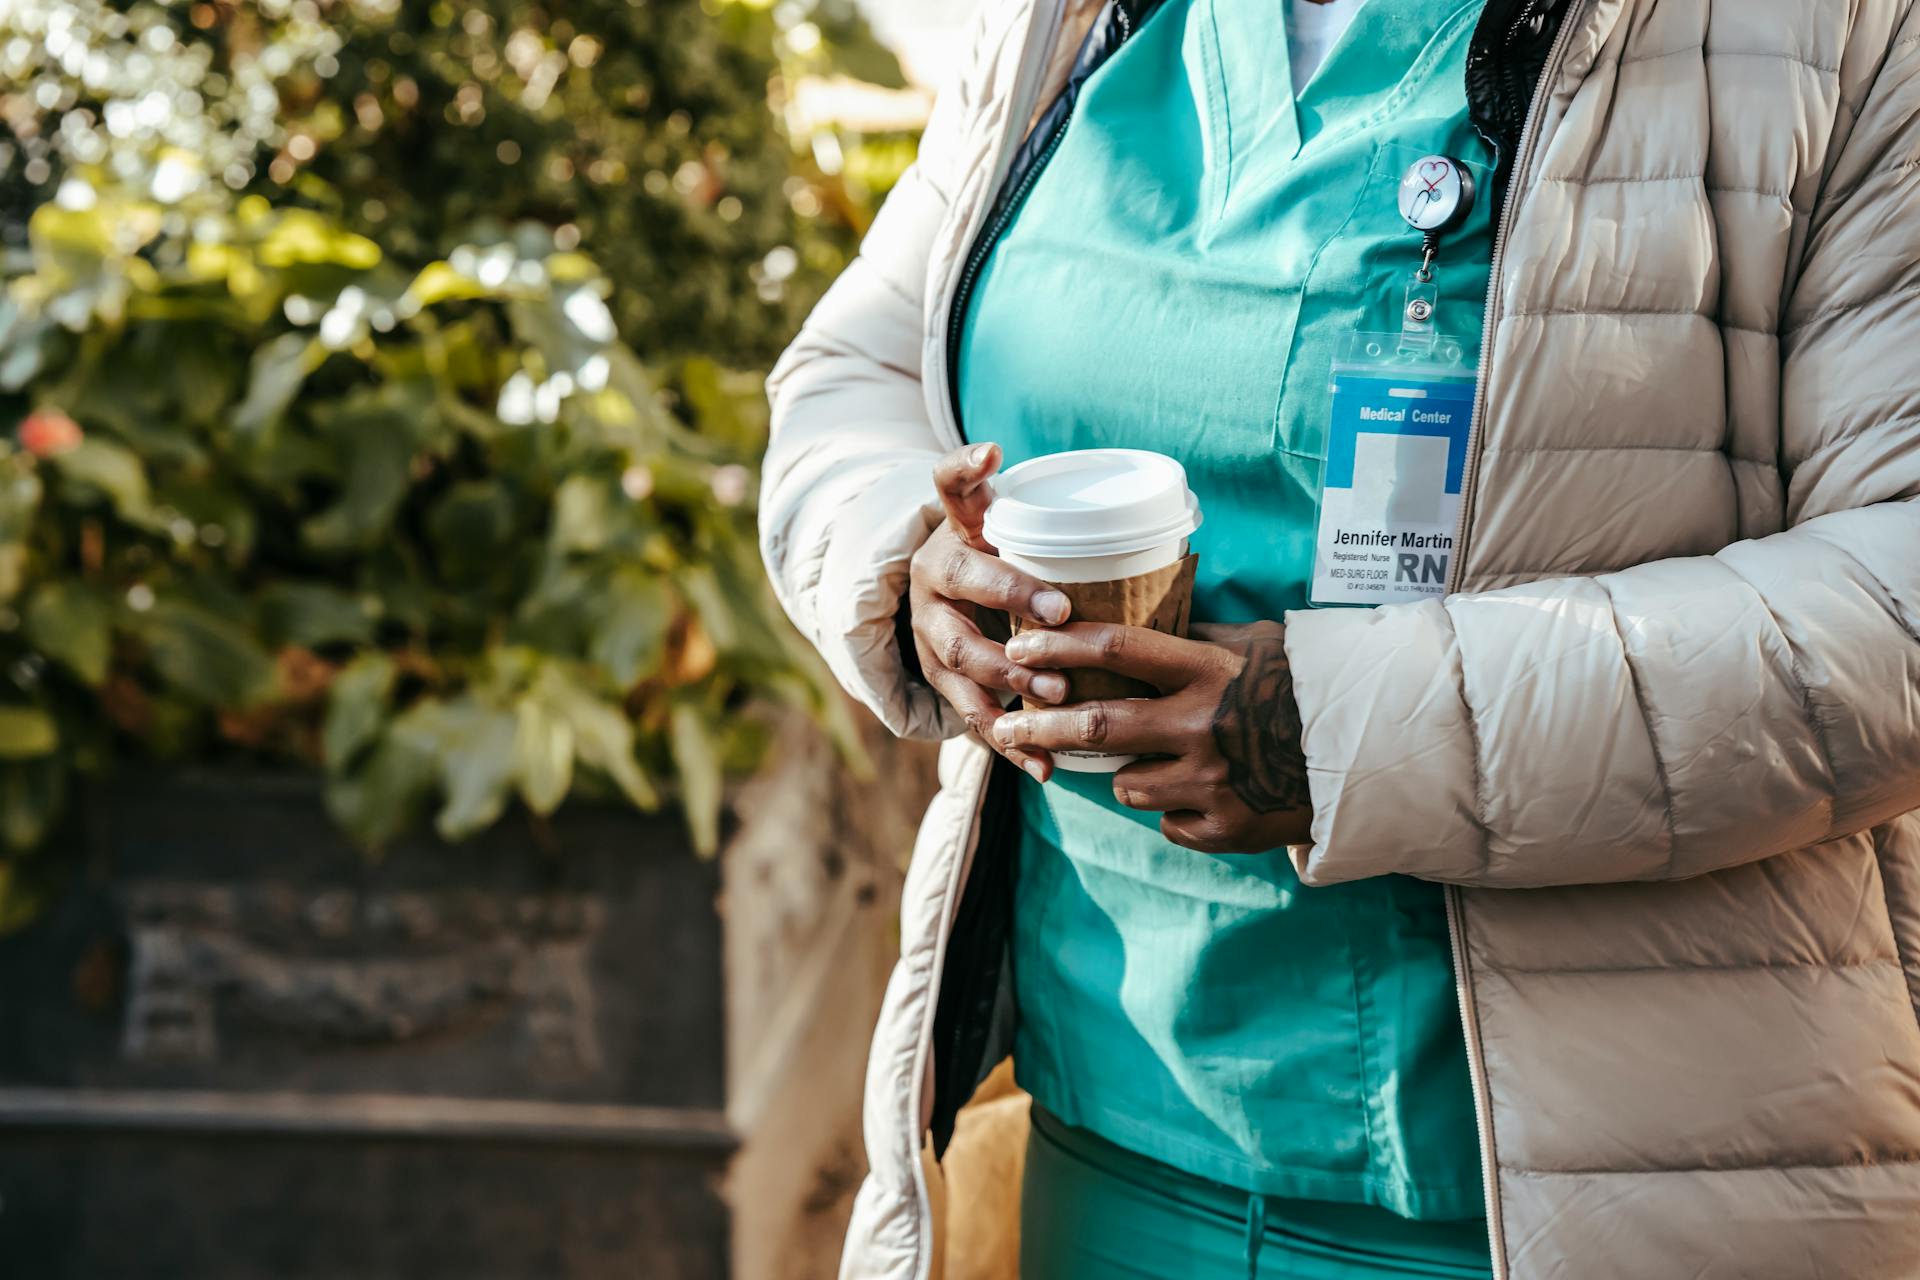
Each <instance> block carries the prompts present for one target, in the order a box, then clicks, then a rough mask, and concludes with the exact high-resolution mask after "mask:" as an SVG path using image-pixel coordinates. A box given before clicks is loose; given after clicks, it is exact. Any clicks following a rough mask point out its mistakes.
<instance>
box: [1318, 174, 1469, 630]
mask: <svg viewBox="0 0 1920 1280" xmlns="http://www.w3.org/2000/svg"><path fill="white" fill-rule="evenodd" d="M1396 197H1397V199H1398V203H1399V211H1400V216H1401V218H1402V219H1404V220H1405V221H1406V224H1407V225H1408V226H1409V227H1411V228H1412V229H1413V230H1414V231H1416V232H1418V233H1419V235H1420V252H1419V258H1418V259H1417V264H1416V265H1413V266H1412V269H1411V273H1410V276H1409V278H1408V280H1407V283H1406V288H1405V294H1404V299H1403V304H1402V308H1401V314H1400V327H1399V330H1398V332H1393V333H1372V332H1366V331H1358V332H1353V333H1350V334H1348V335H1347V337H1346V339H1345V340H1344V341H1343V342H1342V344H1341V345H1340V347H1339V348H1338V349H1337V350H1336V351H1335V354H1334V361H1333V379H1332V387H1331V390H1332V400H1331V406H1330V412H1329V416H1328V423H1327V440H1326V454H1325V461H1324V462H1323V463H1322V465H1321V473H1320V511H1319V518H1318V521H1317V533H1316V535H1315V541H1314V565H1313V578H1312V581H1311V585H1310V587H1309V590H1308V601H1309V603H1311V604H1313V605H1317V606H1324V605H1360V606H1374V605H1386V604H1402V603H1408V602H1411V601H1415V600H1420V599H1425V598H1430V597H1437V596H1441V595H1444V594H1445V592H1446V588H1447V583H1448V582H1449V581H1450V580H1451V568H1452V561H1453V549H1454V541H1455V538H1456V536H1457V532H1458V520H1459V513H1460V503H1461V480H1462V476H1463V474H1464V470H1465V464H1466V454H1467V436H1468V431H1469V428H1470V427H1471V424H1472V419H1473V402H1474V394H1475V385H1476V381H1477V378H1476V374H1477V372H1478V371H1477V369H1476V368H1475V367H1473V365H1471V364H1469V344H1467V343H1464V342H1462V341H1461V340H1460V339H1459V338H1458V337H1450V336H1448V335H1447V334H1445V333H1443V332H1442V331H1441V330H1440V329H1439V328H1438V321H1439V311H1440V291H1439V287H1438V285H1437V284H1436V283H1435V281H1434V264H1435V262H1436V261H1437V260H1438V258H1439V256H1440V253H1441V250H1442V248H1443V238H1444V237H1445V236H1446V234H1447V233H1448V232H1449V231H1452V230H1454V229H1456V228H1458V227H1460V226H1462V225H1463V224H1464V223H1465V222H1466V221H1467V218H1468V215H1469V214H1471V213H1472V211H1473V200H1474V180H1473V174H1472V172H1471V171H1470V170H1469V169H1468V168H1467V167H1466V165H1464V164H1462V163H1461V162H1460V161H1458V160H1455V159H1454V158H1453V157H1451V156H1443V155H1428V156H1422V157H1420V158H1419V159H1417V160H1415V161H1414V162H1413V163H1412V164H1410V165H1408V166H1407V169H1406V171H1405V173H1404V174H1403V175H1402V177H1401V179H1400V184H1399V187H1398V189H1397V191H1396ZM1409 256H1411V255H1409Z"/></svg>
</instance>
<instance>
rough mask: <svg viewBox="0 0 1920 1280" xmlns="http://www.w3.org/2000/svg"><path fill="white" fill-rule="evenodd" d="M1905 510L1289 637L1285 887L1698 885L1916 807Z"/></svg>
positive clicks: (1852, 516) (1300, 620)
mask: <svg viewBox="0 0 1920 1280" xmlns="http://www.w3.org/2000/svg"><path fill="white" fill-rule="evenodd" d="M1914 546H1920V507H1916V506H1915V505H1913V504H1884V505H1882V506H1879V507H1874V508H1869V509H1864V510H1861V511H1853V512H1842V513H1838V514H1836V515H1832V516H1826V517H1822V518H1820V519H1817V520H1813V521H1810V522H1808V523H1807V524H1806V525H1804V526H1802V527H1801V528H1799V529H1796V530H1794V531H1791V532H1789V533H1785V534H1780V535H1776V536H1775V537H1773V538H1768V539H1764V540H1761V541H1758V542H1749V543H1740V544H1736V545H1735V546H1733V547H1730V548H1728V549H1727V550H1726V551H1724V552H1722V553H1720V554H1719V555H1718V556H1711V557H1695V558H1687V559H1678V560H1668V561H1661V562H1657V563H1654V564H1649V565H1644V566H1640V567H1639V568H1635V569H1631V570H1627V571H1624V572H1622V573H1617V574H1609V575H1604V576H1602V577H1599V578H1591V579H1585V578H1565V579H1555V580H1550V581H1545V582H1540V583H1535V584H1530V585H1527V586H1521V587H1513V588H1508V589H1506V590H1503V591H1496V592H1489V593H1485V594H1481V595H1462V596H1455V597H1452V598H1449V599H1448V600H1446V601H1445V602H1433V603H1426V604H1421V605H1416V606H1399V607H1390V608H1386V609H1381V610H1376V611H1372V612H1370V613H1356V612H1348V611H1341V612H1333V611H1313V612H1308V613H1297V614H1293V615H1291V616H1290V617H1289V626H1288V633H1287V634H1288V653H1289V658H1290V665H1291V668H1292V670H1293V675H1294V681H1295V689H1296V696H1297V698H1298V700H1299V703H1300V707H1301V713H1302V720H1303V731H1302V733H1303V746H1304V749H1305V753H1306V758H1307V767H1308V775H1309V785H1310V788H1311V791H1312V794H1313V799H1314V811H1315V814H1314V827H1313V831H1314V843H1313V845H1312V847H1311V848H1310V849H1306V850H1302V851H1300V854H1299V863H1300V867H1301V871H1302V875H1303V878H1305V879H1307V880H1309V881H1311V882H1316V883H1327V882H1334V881H1341V880H1351V879H1357V878H1361V877H1364V876H1371V875H1380V874H1388V873H1396V872H1397V873H1404V874H1410V875H1416V876H1421V877H1424V878H1428V879H1433V880H1442V881H1449V882H1456V883H1463V884H1478V885H1491V886H1498V887H1526V886H1534V885H1553V884H1590V883H1605V882H1610V881H1622V880H1641V879H1665V878H1674V877H1680V876H1688V875H1696V874H1700V873H1703V872H1707V871H1712V870H1716V869H1718V868H1720V867H1724V866H1730V865H1734V864H1736V863H1740V862H1746V861H1752V860H1756V859H1759V858H1763V857H1767V856H1769V855H1771V854H1775V853H1781V852H1785V851H1787V850H1791V849H1796V848H1800V847H1803V846H1805V845H1809V844H1814V843H1818V842H1819V841H1821V840H1825V839H1830V838H1833V837H1835V836H1837V835H1841V834H1844V833H1845V832H1847V831H1852V830H1858V829H1861V828H1863V827H1865V826H1868V825H1871V824H1873V823H1876V822H1879V821H1884V820H1885V819H1887V818H1889V817H1892V816H1894V815H1897V814H1898V813H1900V812H1903V811H1905V810H1907V809H1911V808H1914V807H1916V806H1920V641H1916V639H1915V637H1916V636H1920V619H1917V618H1916V616H1915V613H1914V602H1915V601H1920V563H1916V559H1917V558H1916V557H1914V556H1913V555H1911V554H1910V553H1909V554H1902V553H1901V551H1900V548H1902V547H1905V548H1908V549H1910V548H1912V547H1914Z"/></svg>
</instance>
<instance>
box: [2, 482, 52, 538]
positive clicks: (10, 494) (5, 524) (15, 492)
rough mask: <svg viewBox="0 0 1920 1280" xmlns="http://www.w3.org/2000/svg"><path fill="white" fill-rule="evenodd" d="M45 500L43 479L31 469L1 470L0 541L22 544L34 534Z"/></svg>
mask: <svg viewBox="0 0 1920 1280" xmlns="http://www.w3.org/2000/svg"><path fill="white" fill-rule="evenodd" d="M43 496H45V495H44V491H43V489H42V487H41V484H40V477H39V475H38V474H37V473H36V472H35V471H34V470H33V469H32V468H30V467H26V466H22V465H18V464H17V463H16V464H11V465H7V466H6V467H5V468H4V469H0V538H4V539H6V540H7V541H9V542H19V541H23V540H24V539H25V538H26V537H27V535H28V534H29V533H30V532H32V530H33V521H34V517H35V516H37V515H39V514H40V499H41V498H42V497H43Z"/></svg>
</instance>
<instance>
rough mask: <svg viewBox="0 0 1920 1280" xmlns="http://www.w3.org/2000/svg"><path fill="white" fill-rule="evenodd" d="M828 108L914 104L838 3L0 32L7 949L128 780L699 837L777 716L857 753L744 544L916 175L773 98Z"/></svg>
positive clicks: (892, 125)
mask: <svg viewBox="0 0 1920 1280" xmlns="http://www.w3.org/2000/svg"><path fill="white" fill-rule="evenodd" d="M847 77H851V78H852V79H853V80H855V81H860V82H864V83H867V84H872V85H879V86H882V87H895V86H897V85H898V71H897V68H896V67H895V66H894V64H893V62H892V60H891V58H890V57H889V56H888V55H887V54H885V53H884V52H883V51H882V50H881V48H880V47H879V46H878V45H877V44H875V43H874V42H873V41H872V39H871V38H870V37H869V36H868V35H867V33H866V30H865V28H864V26H863V25H862V24H861V22H860V21H859V19H858V17H857V15H856V14H855V13H854V12H853V11H852V9H851V7H850V6H849V5H847V4H845V3H836V0H781V2H780V3H779V4H777V5H772V6H768V5H763V4H758V3H738V2H734V0H704V2H699V0H587V2H582V0H569V2H568V3H566V4H559V3H557V2H556V3H549V4H539V3H520V2H514V0H482V2H480V3H464V4H452V3H445V2H442V3H415V2H413V0H331V2H328V0H252V2H246V3H237V2H233V0H197V2H193V3H178V2H160V0H136V2H133V3H127V2H125V0H122V2H120V3H105V2H102V0H67V2H62V3H54V2H52V0H0V254H4V260H3V262H4V271H5V277H6V293H5V298H4V301H0V423H8V424H14V429H13V431H12V435H11V439H10V440H8V441H7V442H5V443H0V926H4V924H5V923H6V922H7V921H9V920H17V919H19V918H21V917H22V916H23V914H24V913H25V912H26V911H27V910H28V909H30V908H31V906H32V904H33V901H34V899H35V897H36V896H37V895H38V894H39V893H41V892H43V891H44V889H45V886H46V885H47V884H48V883H49V882H50V880H51V879H52V878H54V873H57V871H58V867H57V866H56V865H55V864H56V863H57V861H58V860H57V859H52V858H49V857H45V856H36V851H37V850H39V849H40V848H41V846H42V845H43V844H45V843H46V841H47V837H48V835H49V833H50V832H52V831H53V830H55V829H56V827H57V824H58V822H59V820H60V817H61V814H62V812H63V810H64V808H65V806H66V805H67V803H68V801H69V798H70V797H71V796H72V795H73V794H74V791H75V787H74V781H75V776H76V775H87V774H93V773H97V772H100V771H102V770H105V769H108V768H111V767H115V765H116V762H117V763H118V767H122V768H126V767H143V766H145V765H147V764H149V763H151V762H163V761H179V760H192V761H207V760H215V761H218V760H222V759H234V758H245V759H250V760H258V759H261V758H268V759H272V760H276V761H286V762H295V763H301V764H306V765H312V766H318V767H321V768H324V770H325V772H326V776H327V792H328V804H329V808H330V811H331V812H332V814H333V815H334V817H335V818H336V820H337V821H339V822H340V823H341V824H342V825H343V826H344V827H345V828H346V829H347V830H348V831H350V832H351V833H352V834H353V835H354V836H355V837H356V838H357V839H358V840H359V841H360V842H362V843H363V844H365V845H366V846H368V847H369V848H376V849H377V848H378V847H379V846H380V844H381V843H382V842H384V841H386V840H389V839H391V838H392V837H393V836H395V835H396V834H398V833H399V832H401V831H403V830H406V829H407V828H409V827H410V826H411V825H412V824H413V823H415V822H416V821H421V820H424V819H425V818H426V817H427V816H428V815H431V816H432V820H433V822H434V824H435V826H436V827H437V829H438V830H439V832H440V833H441V834H442V835H443V836H446V837H448V838H450V839H458V838H460V837H462V836H466V835H469V834H471V833H473V832H475V831H478V830H480V829H482V828H484V827H486V826H488V825H489V824H491V823H493V822H495V821H496V820H498V819H499V818H500V817H501V816H502V815H503V813H506V812H507V811H508V810H509V808H510V807H511V806H512V805H513V804H514V803H515V802H516V801H517V802H518V804H519V805H520V806H521V808H522V811H523V812H525V813H527V814H529V815H531V816H532V818H533V821H534V823H535V829H536V831H538V829H539V819H540V818H541V817H542V816H544V815H546V814H549V813H551V812H552V811H553V810H554V809H555V808H556V807H557V806H558V805H560V804H561V803H562V802H563V801H564V800H565V799H566V798H567V797H568V796H569V795H570V794H574V793H576V792H578V791H582V790H585V791H589V792H595V793H600V794H607V795H614V796H620V797H624V798H625V800H627V801H629V802H631V803H633V804H635V805H640V806H643V807H652V806H654V805H657V804H659V803H662V801H663V800H671V801H673V802H674V803H677V804H678V805H679V806H680V807H681V808H682V809H683V811H684V812H685V813H686V815H687V818H688V822H689V826H690V829H691V832H692V834H693V837H694V840H695V843H696V844H697V845H698V846H699V847H700V848H702V849H711V848H713V847H714V844H715V842H716V838H717V835H716V833H717V824H718V820H719V808H720V797H721V790H722V786H723V780H724V777H725V775H726V773H727V772H728V771H729V770H733V769H744V768H751V767H753V765H754V764H755V762H756V760H757V758H758V752H759V749H760V746H761V741H762V738H763V737H764V729H765V725H766V716H765V715H763V714H761V713H762V712H763V711H765V710H767V709H769V708H773V707H776V706H780V705H785V706H788V707H798V708H801V709H803V710H804V711H806V712H807V713H809V714H811V715H813V716H815V717H817V718H819V719H820V720H821V721H822V723H823V724H825V725H826V727H827V728H828V730H829V733H830V735H831V736H832V737H833V738H834V739H835V740H837V741H838V742H839V743H840V744H841V747H842V749H843V750H846V751H848V752H849V753H850V754H853V755H856V756H857V751H858V749H857V746H855V745H854V743H853V737H852V731H851V729H850V726H849V725H848V724H847V723H846V722H845V721H844V720H843V718H842V713H841V712H840V710H839V708H840V704H839V702H838V701H837V700H836V698H835V697H834V696H833V695H832V694H831V693H830V681H829V680H828V679H827V677H826V675H825V673H824V672H823V671H822V670H821V669H820V667H819V664H818V662H817V660H816V659H815V658H814V657H813V656H812V654H811V651H810V650H809V649H808V648H807V646H805V645H804V644H803V643H802V642H800V641H799V639H798V638H797V637H796V636H794V635H793V634H792V633H791V632H790V631H789V630H788V628H787V626H786V624H785V622H784V620H782V619H781V618H780V617H779V614H778V610H777V608H776V606H775V605H774V604H773V603H772V600H771V596H770V593H769V591H768V589H767V587H766V585H765V582H764V580H763V578H762V577H761V573H760V568H759V563H758V558H757V555H756V553H755V549H754V543H753V514H752V504H753V496H754V491H755V486H756V478H755V476H754V474H753V471H752V466H753V463H754V461H755V459H756V458H757V456H758V453H759V450H760V448H761V445H762V443H763V440H764V432H765V410H764V404H763V401H762V397H761V376H762V373H763V372H764V369H765V367H766V365H767V363H768V362H769V361H770V360H771V358H772V357H773V355H774V354H775V353H776V352H777V351H778V349H779V347H780V345H781V344H782V342H783V341H784V340H785V338H786V337H787V336H788V335H789V334H790V333H791V331H792V330H793V328H794V327H795V326H796V324H797V322H798V319H799V317H800V316H801V315H802V314H803V313H804V312H805V310H806V309H807V307H809V306H810V305H811V303H812V301H813V300H814V299H815V297H817V295H818V293H819V291H820V290H821V289H822V288H823V287H824V285H825V283H826V282H827V281H828V280H830V279H831V277H832V276H833V275H834V274H835V273H836V272H837V271H838V270H839V268H840V267H841V266H842V265H843V264H844V262H845V260H846V258H847V256H848V255H849V254H850V253H851V252H852V249H853V246H854V244H855V243H856V241H857V238H858V235H859V233H860V232H861V231H862V230H863V229H864V226H865V223H866V221H867V219H868V218H869V217H870V216H871V213H872V210H873V208H874V206H875V204H876V203H877V201H878V199H879V198H880V197H881V196H882V195H883V194H884V192H885V189H886V187H887V186H888V185H890V183H891V182H892V181H893V179H894V178H895V177H897V176H898V173H899V171H900V170H901V169H902V168H903V167H904V166H905V164H906V163H907V162H908V160H910V158H911V154H912V135H911V131H910V130H911V114H912V113H911V103H910V102H909V103H908V110H907V111H906V113H905V116H904V117H902V118H901V119H894V118H892V117H893V116H899V115H900V113H899V112H898V111H895V112H892V113H891V115H890V114H889V112H887V111H882V112H881V113H879V119H880V123H879V124H878V126H873V125H871V124H869V125H868V126H859V125H850V124H848V123H847V122H845V121H838V120H834V119H831V118H819V117H818V116H817V114H816V115H814V116H809V114H808V113H806V112H804V111H801V110H799V109H797V107H796V104H797V103H798V101H799V99H800V96H801V95H800V94H799V93H798V92H797V91H798V89H799V88H800V87H801V86H803V85H806V84H809V83H813V84H820V83H844V82H845V78H847ZM889 101H892V100H891V99H890V100H889ZM895 105H896V106H897V105H898V104H897V103H895Z"/></svg>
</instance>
